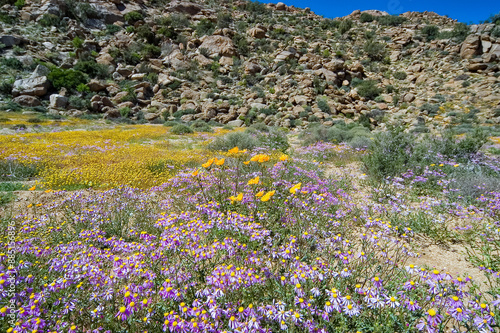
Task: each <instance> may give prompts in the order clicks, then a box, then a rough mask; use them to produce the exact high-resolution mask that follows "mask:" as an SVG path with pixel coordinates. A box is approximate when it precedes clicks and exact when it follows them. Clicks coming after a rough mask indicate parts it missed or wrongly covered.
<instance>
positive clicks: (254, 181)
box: [248, 176, 260, 185]
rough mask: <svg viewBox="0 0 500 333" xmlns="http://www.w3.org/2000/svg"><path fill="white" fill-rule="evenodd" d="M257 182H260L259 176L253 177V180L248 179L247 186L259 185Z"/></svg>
mask: <svg viewBox="0 0 500 333" xmlns="http://www.w3.org/2000/svg"><path fill="white" fill-rule="evenodd" d="M259 181H260V178H259V176H257V177H255V178H253V179H250V180H249V181H248V185H257V184H258V183H259Z"/></svg>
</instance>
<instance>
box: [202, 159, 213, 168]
mask: <svg viewBox="0 0 500 333" xmlns="http://www.w3.org/2000/svg"><path fill="white" fill-rule="evenodd" d="M214 160H215V159H214V158H211V159H209V160H208V161H207V162H206V163H204V164H202V165H201V166H202V167H204V168H210V166H211V165H212V163H214Z"/></svg>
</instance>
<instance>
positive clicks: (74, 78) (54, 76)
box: [47, 67, 88, 89]
mask: <svg viewBox="0 0 500 333" xmlns="http://www.w3.org/2000/svg"><path fill="white" fill-rule="evenodd" d="M47 78H48V79H49V81H50V82H51V83H52V85H53V86H54V88H56V89H61V88H63V87H64V88H67V89H75V88H76V87H77V86H78V85H80V84H85V83H87V81H88V77H87V75H85V74H84V73H83V72H81V71H79V70H74V69H63V68H58V67H52V68H51V70H50V73H49V74H48V75H47Z"/></svg>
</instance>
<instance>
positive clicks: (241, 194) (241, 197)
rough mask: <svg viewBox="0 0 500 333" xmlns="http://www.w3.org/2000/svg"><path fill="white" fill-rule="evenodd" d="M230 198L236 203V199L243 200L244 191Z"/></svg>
mask: <svg viewBox="0 0 500 333" xmlns="http://www.w3.org/2000/svg"><path fill="white" fill-rule="evenodd" d="M229 200H231V203H234V202H235V201H241V200H243V193H239V194H238V195H237V196H234V195H232V196H230V197H229Z"/></svg>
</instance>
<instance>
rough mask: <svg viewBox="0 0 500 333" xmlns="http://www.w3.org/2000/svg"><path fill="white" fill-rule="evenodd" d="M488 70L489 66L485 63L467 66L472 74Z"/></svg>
mask: <svg viewBox="0 0 500 333" xmlns="http://www.w3.org/2000/svg"><path fill="white" fill-rule="evenodd" d="M486 68H488V64H485V63H483V62H475V63H470V64H469V65H467V69H468V70H469V71H471V72H477V71H483V70H485V69H486Z"/></svg>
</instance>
